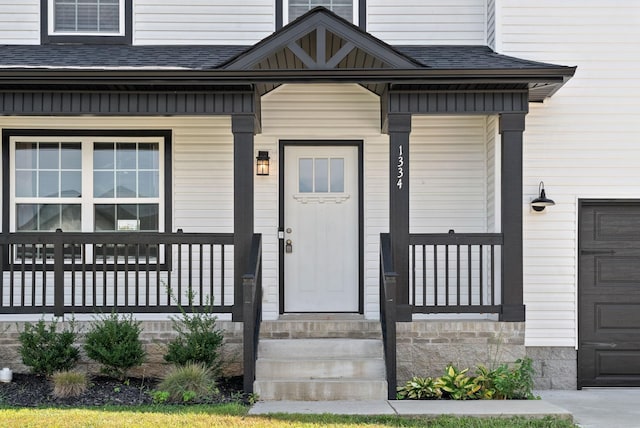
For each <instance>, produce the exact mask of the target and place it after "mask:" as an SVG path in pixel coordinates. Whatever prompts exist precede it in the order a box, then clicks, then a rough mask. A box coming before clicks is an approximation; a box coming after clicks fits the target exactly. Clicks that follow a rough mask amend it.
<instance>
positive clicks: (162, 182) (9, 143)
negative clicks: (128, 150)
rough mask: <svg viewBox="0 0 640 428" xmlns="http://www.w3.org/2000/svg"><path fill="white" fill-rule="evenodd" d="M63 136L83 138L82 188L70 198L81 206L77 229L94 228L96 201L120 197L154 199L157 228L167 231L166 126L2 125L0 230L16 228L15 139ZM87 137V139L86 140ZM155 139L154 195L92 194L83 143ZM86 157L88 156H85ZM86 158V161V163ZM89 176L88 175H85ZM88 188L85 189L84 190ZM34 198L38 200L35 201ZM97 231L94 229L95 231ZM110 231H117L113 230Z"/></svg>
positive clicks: (89, 153) (169, 136)
mask: <svg viewBox="0 0 640 428" xmlns="http://www.w3.org/2000/svg"><path fill="white" fill-rule="evenodd" d="M63 138H67V139H69V142H71V141H72V140H73V139H75V140H76V141H77V140H79V139H85V140H87V141H86V142H83V146H82V149H83V151H82V157H83V163H82V167H83V168H82V173H81V174H82V179H83V184H82V186H83V192H82V196H81V197H79V198H70V199H73V200H74V202H75V201H77V202H78V204H80V205H81V210H82V219H81V222H82V226H81V232H83V233H93V232H94V229H95V219H94V206H95V205H96V204H101V203H102V204H105V203H106V204H111V203H123V202H122V201H124V202H125V203H126V202H130V203H132V204H144V203H156V202H157V204H158V206H159V211H158V232H170V231H171V230H172V218H171V217H172V194H171V189H172V169H171V166H172V160H171V159H172V157H171V143H172V132H171V131H170V130H158V131H153V130H131V131H125V130H77V129H74V130H59V129H56V130H46V129H42V130H40V129H38V130H30V129H3V131H2V155H3V172H2V181H3V186H2V193H3V203H2V230H3V231H4V232H11V233H13V232H15V231H16V212H15V211H16V196H15V190H16V189H15V183H14V180H15V171H16V168H15V141H16V140H21V141H25V142H26V141H29V140H32V141H38V142H46V140H49V141H54V140H57V141H58V142H62V141H61V140H62V139H63ZM89 140H90V141H89ZM118 140H120V141H126V140H128V142H131V141H132V140H133V141H135V142H151V141H153V142H158V143H159V153H158V154H159V175H160V177H159V183H158V186H159V189H158V192H159V193H158V197H157V198H140V197H136V198H109V199H106V198H95V197H94V196H93V172H94V170H93V162H92V158H93V147H91V149H90V150H88V151H86V150H85V146H84V145H92V144H93V142H100V141H108V142H117V141H118ZM86 157H90V158H91V159H87V160H85V158H86ZM87 162H88V163H87ZM89 166H91V168H89ZM89 176H90V177H89ZM85 177H88V178H89V180H90V181H89V182H88V183H86V182H85ZM87 189H88V190H87ZM18 199H19V202H18V203H20V200H22V201H23V202H24V203H29V201H28V199H29V198H18ZM31 199H33V200H34V202H33V203H42V201H43V199H44V200H45V201H46V198H31ZM36 199H37V200H38V201H36ZM60 199H64V198H51V203H61V202H59V200H60ZM95 233H98V232H95ZM113 233H118V232H117V231H114V232H113Z"/></svg>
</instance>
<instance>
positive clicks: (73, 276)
mask: <svg viewBox="0 0 640 428" xmlns="http://www.w3.org/2000/svg"><path fill="white" fill-rule="evenodd" d="M69 248H70V249H71V307H72V308H74V307H75V306H76V246H75V245H73V244H71V245H70V246H69Z"/></svg>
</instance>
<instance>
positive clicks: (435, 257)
mask: <svg viewBox="0 0 640 428" xmlns="http://www.w3.org/2000/svg"><path fill="white" fill-rule="evenodd" d="M433 305H434V306H438V246H437V245H434V246H433Z"/></svg>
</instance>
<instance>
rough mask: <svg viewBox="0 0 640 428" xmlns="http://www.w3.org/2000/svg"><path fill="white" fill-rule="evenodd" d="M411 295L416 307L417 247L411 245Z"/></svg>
mask: <svg viewBox="0 0 640 428" xmlns="http://www.w3.org/2000/svg"><path fill="white" fill-rule="evenodd" d="M410 247H411V294H412V297H411V298H412V301H413V304H414V305H416V304H418V302H417V301H416V246H415V245H411V246H410Z"/></svg>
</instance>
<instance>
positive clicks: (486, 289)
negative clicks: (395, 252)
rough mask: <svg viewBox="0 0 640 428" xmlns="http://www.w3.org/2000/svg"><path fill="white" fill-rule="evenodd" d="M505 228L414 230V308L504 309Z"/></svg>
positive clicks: (451, 310) (445, 310) (429, 310)
mask: <svg viewBox="0 0 640 428" xmlns="http://www.w3.org/2000/svg"><path fill="white" fill-rule="evenodd" d="M502 244H503V238H502V234H500V233H442V234H412V235H410V236H409V245H410V249H409V250H410V251H409V254H410V260H409V263H410V278H409V287H410V300H411V304H412V307H413V312H414V313H500V312H501V310H502V308H501V302H500V295H501V289H500V284H501V281H500V271H501V269H500V267H501V265H500V260H501V257H502Z"/></svg>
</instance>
